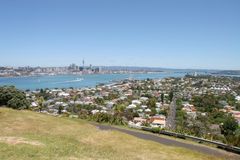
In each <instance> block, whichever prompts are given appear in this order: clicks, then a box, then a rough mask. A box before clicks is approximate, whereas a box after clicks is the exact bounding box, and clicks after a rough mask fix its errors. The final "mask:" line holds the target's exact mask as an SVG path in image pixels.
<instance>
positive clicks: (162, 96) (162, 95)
mask: <svg viewBox="0 0 240 160" xmlns="http://www.w3.org/2000/svg"><path fill="white" fill-rule="evenodd" d="M161 102H162V104H163V103H164V94H163V93H162V94H161Z"/></svg>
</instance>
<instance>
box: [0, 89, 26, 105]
mask: <svg viewBox="0 0 240 160" xmlns="http://www.w3.org/2000/svg"><path fill="white" fill-rule="evenodd" d="M0 105H5V106H7V107H10V108H13V109H27V108H28V107H29V105H30V103H29V101H28V100H27V99H26V95H25V93H24V92H22V91H20V90H18V89H16V88H15V87H14V86H3V87H0Z"/></svg>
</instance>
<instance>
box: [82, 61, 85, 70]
mask: <svg viewBox="0 0 240 160" xmlns="http://www.w3.org/2000/svg"><path fill="white" fill-rule="evenodd" d="M82 65H83V68H84V65H85V61H84V59H83V61H82Z"/></svg>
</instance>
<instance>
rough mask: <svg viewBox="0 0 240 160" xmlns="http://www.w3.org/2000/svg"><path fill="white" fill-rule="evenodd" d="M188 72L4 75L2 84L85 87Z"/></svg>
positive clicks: (33, 86)
mask: <svg viewBox="0 0 240 160" xmlns="http://www.w3.org/2000/svg"><path fill="white" fill-rule="evenodd" d="M186 74H187V72H159V73H141V74H140V73H133V74H93V75H56V76H31V77H4V78H3V77H2V78H0V86H3V85H14V86H16V87H17V88H18V89H23V90H27V89H30V90H36V89H40V88H69V87H73V88H83V87H94V86H96V85H97V84H100V83H102V84H108V83H112V82H113V81H119V80H124V79H129V78H131V79H138V80H142V79H147V78H150V79H161V78H166V77H183V76H184V75H186Z"/></svg>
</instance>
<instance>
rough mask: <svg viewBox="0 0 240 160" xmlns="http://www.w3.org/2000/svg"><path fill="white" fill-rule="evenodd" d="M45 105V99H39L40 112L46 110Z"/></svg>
mask: <svg viewBox="0 0 240 160" xmlns="http://www.w3.org/2000/svg"><path fill="white" fill-rule="evenodd" d="M43 103H44V98H43V97H40V98H39V99H38V109H39V112H41V111H42V109H43V108H44V106H43Z"/></svg>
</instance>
